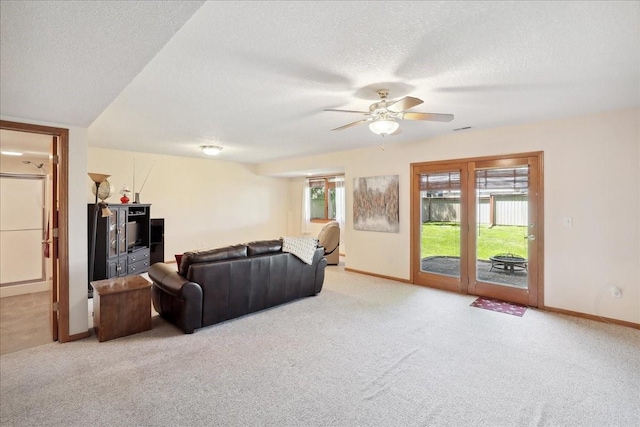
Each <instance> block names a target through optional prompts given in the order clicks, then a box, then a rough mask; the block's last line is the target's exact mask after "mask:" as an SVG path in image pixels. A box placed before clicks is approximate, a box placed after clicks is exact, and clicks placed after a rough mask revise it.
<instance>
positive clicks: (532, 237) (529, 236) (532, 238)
mask: <svg viewBox="0 0 640 427" xmlns="http://www.w3.org/2000/svg"><path fill="white" fill-rule="evenodd" d="M524 238H525V239H529V240H536V236H534V235H533V234H529V235H528V236H524Z"/></svg>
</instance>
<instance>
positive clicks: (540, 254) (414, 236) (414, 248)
mask: <svg viewBox="0 0 640 427" xmlns="http://www.w3.org/2000/svg"><path fill="white" fill-rule="evenodd" d="M543 154H544V153H543V152H542V151H535V152H525V153H513V154H501V155H496V156H483V157H471V158H463V159H450V160H437V161H433V162H420V163H411V164H410V179H411V189H410V193H411V202H410V212H411V216H410V221H411V226H410V233H411V236H410V237H411V238H410V245H411V247H410V252H411V260H410V269H411V271H410V274H409V277H410V281H411V283H413V284H418V285H420V283H416V276H417V274H416V272H417V268H419V265H418V264H419V261H418V259H419V258H420V257H419V256H418V254H419V253H420V252H419V251H420V227H419V226H418V225H417V224H418V222H419V219H420V216H419V213H420V210H419V209H416V207H415V203H416V200H418V197H419V195H420V187H419V185H417V183H416V180H415V179H414V177H415V174H416V171H417V170H418V169H419V168H423V167H425V166H431V167H433V166H436V167H437V166H443V167H446V165H453V164H458V163H470V162H484V161H495V160H503V159H511V158H514V157H515V158H521V157H537V159H538V170H537V184H538V194H537V195H536V196H537V197H536V201H537V215H538V230H537V233H536V239H537V240H538V245H537V248H538V250H537V270H536V273H537V280H538V283H537V297H536V301H537V307H538V308H544V156H543ZM462 172H463V173H466V171H462ZM465 193H468V192H465ZM460 202H461V203H464V204H465V205H466V206H468V203H469V200H468V194H464V193H462V194H461V198H460ZM461 242H463V244H462V248H461V257H462V256H463V255H464V254H465V253H467V252H468V251H467V248H466V242H467V238H464V239H463V238H462V236H461ZM462 268H463V266H461V276H462V272H463V270H462ZM462 282H463V281H462V280H461V283H460V293H468V284H467V283H466V282H465V283H462ZM422 286H425V285H422ZM426 286H429V287H435V288H439V289H442V286H438V285H434V286H431V285H426Z"/></svg>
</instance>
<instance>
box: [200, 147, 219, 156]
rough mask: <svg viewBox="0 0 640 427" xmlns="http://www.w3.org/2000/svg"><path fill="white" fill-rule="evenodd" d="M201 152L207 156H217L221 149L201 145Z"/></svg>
mask: <svg viewBox="0 0 640 427" xmlns="http://www.w3.org/2000/svg"><path fill="white" fill-rule="evenodd" d="M200 148H202V152H203V153H204V154H206V155H207V156H217V155H218V154H220V152H221V151H222V147H218V146H217V145H203V146H202V147H200Z"/></svg>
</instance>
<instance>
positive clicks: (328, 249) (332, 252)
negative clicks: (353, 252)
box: [318, 221, 340, 265]
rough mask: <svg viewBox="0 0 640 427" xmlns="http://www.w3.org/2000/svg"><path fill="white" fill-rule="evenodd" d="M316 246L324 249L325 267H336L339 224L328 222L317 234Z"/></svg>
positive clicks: (338, 259)
mask: <svg viewBox="0 0 640 427" xmlns="http://www.w3.org/2000/svg"><path fill="white" fill-rule="evenodd" d="M318 245H319V246H323V247H324V257H325V258H326V260H327V265H338V263H339V262H340V224H339V223H338V221H331V222H328V223H326V224H325V225H324V227H322V230H320V234H318Z"/></svg>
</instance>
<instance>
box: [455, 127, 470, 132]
mask: <svg viewBox="0 0 640 427" xmlns="http://www.w3.org/2000/svg"><path fill="white" fill-rule="evenodd" d="M467 129H471V126H465V127H463V128H458V129H454V130H453V131H454V132H455V131H457V130H467Z"/></svg>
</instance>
